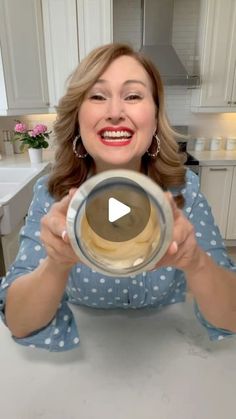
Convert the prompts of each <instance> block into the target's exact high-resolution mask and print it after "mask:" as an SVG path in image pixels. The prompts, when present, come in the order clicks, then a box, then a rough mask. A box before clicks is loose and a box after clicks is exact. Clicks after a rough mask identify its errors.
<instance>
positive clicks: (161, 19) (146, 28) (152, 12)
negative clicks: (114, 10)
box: [141, 0, 200, 88]
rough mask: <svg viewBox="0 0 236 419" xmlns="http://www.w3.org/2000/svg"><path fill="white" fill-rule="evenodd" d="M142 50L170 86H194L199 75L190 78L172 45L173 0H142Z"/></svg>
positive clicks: (198, 80) (197, 82)
mask: <svg viewBox="0 0 236 419" xmlns="http://www.w3.org/2000/svg"><path fill="white" fill-rule="evenodd" d="M141 4H142V47H141V51H142V52H143V53H144V54H145V55H146V56H148V57H149V58H150V59H151V60H152V61H153V63H154V64H155V65H156V66H157V68H158V70H159V72H160V74H161V78H162V81H163V82H164V84H165V85H169V86H188V87H192V88H194V87H196V86H198V85H199V82H200V78H199V76H198V75H189V74H188V72H187V70H186V69H185V67H184V66H183V64H182V63H181V61H180V59H179V57H178V55H177V53H176V51H175V49H174V47H173V46H172V26H173V10H174V0H142V2H141Z"/></svg>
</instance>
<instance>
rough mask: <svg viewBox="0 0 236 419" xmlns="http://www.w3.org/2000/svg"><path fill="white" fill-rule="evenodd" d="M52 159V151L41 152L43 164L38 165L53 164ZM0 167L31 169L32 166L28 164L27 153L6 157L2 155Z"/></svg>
mask: <svg viewBox="0 0 236 419" xmlns="http://www.w3.org/2000/svg"><path fill="white" fill-rule="evenodd" d="M53 158H54V151H53V150H43V162H42V163H38V164H37V166H38V165H40V164H42V165H45V163H49V162H53ZM0 166H1V167H6V166H7V167H14V166H17V167H20V166H23V167H31V166H32V164H31V163H30V159H29V155H28V153H27V152H25V153H21V154H13V155H12V156H6V155H5V154H2V159H1V160H0ZM34 166H35V165H34Z"/></svg>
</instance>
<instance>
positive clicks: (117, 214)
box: [108, 198, 131, 223]
mask: <svg viewBox="0 0 236 419" xmlns="http://www.w3.org/2000/svg"><path fill="white" fill-rule="evenodd" d="M130 212H131V209H130V207H128V206H127V205H125V204H123V203H122V202H120V201H118V200H117V199H115V198H109V200H108V220H109V221H110V223H113V222H114V221H116V220H119V218H121V217H124V215H127V214H129V213H130Z"/></svg>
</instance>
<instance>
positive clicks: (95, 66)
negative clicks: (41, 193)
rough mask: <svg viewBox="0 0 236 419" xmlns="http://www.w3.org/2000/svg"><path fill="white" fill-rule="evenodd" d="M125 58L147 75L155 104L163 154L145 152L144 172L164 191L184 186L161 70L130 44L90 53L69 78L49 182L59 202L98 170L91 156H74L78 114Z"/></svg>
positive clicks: (179, 199)
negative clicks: (113, 66) (100, 82)
mask: <svg viewBox="0 0 236 419" xmlns="http://www.w3.org/2000/svg"><path fill="white" fill-rule="evenodd" d="M124 55H126V56H129V57H133V58H134V59H135V60H136V61H137V62H138V63H139V64H141V65H142V67H143V68H144V69H145V70H146V72H147V73H148V75H149V77H150V80H151V84H152V94H153V99H154V103H155V105H156V112H157V132H158V137H159V139H160V143H161V148H160V153H159V154H158V157H157V158H156V159H153V158H151V157H149V156H148V154H147V153H145V155H144V156H143V157H142V170H143V171H144V173H146V174H147V175H148V176H150V177H151V178H152V179H153V180H154V181H155V182H156V183H158V184H159V186H161V187H162V188H163V189H164V190H167V189H169V188H171V187H180V186H182V185H184V183H185V172H186V169H185V167H184V166H183V164H182V162H181V157H180V154H179V153H178V145H177V142H176V138H177V137H180V135H179V134H178V133H177V132H175V131H174V130H173V129H172V128H171V126H170V124H169V122H168V119H167V117H166V114H165V106H164V89H163V84H162V81H161V77H160V74H159V72H158V70H157V69H156V67H155V66H154V65H153V63H152V62H151V61H150V60H149V59H147V57H145V56H144V55H142V54H141V53H140V52H136V51H134V50H133V49H132V48H131V47H130V46H129V45H126V44H108V45H104V46H101V47H99V48H96V49H94V50H93V51H91V52H90V54H89V55H88V56H87V57H86V58H85V59H84V60H83V61H82V62H81V63H80V65H79V66H78V67H77V68H76V69H75V71H74V72H73V73H72V75H71V77H70V79H69V83H68V87H67V91H66V94H65V95H64V96H63V97H62V98H61V100H60V101H59V104H58V107H57V119H56V122H55V125H54V132H55V136H56V141H57V150H56V156H55V164H54V167H53V170H52V172H51V175H50V177H49V180H48V190H49V193H50V194H51V195H52V196H53V197H54V198H55V199H57V200H59V199H61V198H62V197H63V196H65V195H66V194H67V193H68V192H69V189H70V188H73V187H76V188H78V187H79V186H80V185H81V184H82V183H83V182H84V181H85V180H86V178H87V176H88V173H89V172H90V173H94V171H95V164H94V161H93V159H92V157H91V156H89V155H88V156H87V157H86V158H85V159H79V158H78V157H76V155H75V154H74V153H73V149H72V143H73V140H74V138H75V137H76V136H77V135H78V133H79V124H78V114H79V110H80V106H81V104H82V102H83V100H84V98H85V96H86V94H87V92H88V91H89V90H90V89H91V87H92V86H93V85H94V83H95V82H96V81H97V79H98V78H99V77H100V76H101V75H102V74H103V73H104V71H105V70H106V69H107V67H108V66H109V65H110V64H111V63H112V62H113V61H114V60H115V59H117V58H119V57H121V56H124ZM151 147H152V146H151ZM150 151H151V149H150ZM151 152H153V151H151ZM175 200H176V202H177V205H178V206H179V207H182V206H183V205H184V199H183V196H182V195H181V194H179V195H178V196H177V197H175Z"/></svg>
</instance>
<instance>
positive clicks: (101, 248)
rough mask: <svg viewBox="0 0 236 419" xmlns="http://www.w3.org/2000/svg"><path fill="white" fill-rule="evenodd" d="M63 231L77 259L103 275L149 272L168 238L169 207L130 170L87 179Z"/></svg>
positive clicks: (151, 184)
mask: <svg viewBox="0 0 236 419" xmlns="http://www.w3.org/2000/svg"><path fill="white" fill-rule="evenodd" d="M67 229H68V236H69V239H70V242H71V245H72V247H73V249H74V251H75V253H76V254H77V255H78V258H79V260H80V261H81V262H82V263H84V264H85V265H87V266H89V267H90V268H91V269H94V270H95V271H98V272H101V273H102V274H105V275H109V276H114V277H117V276H122V277H123V276H129V275H135V274H136V273H140V272H143V271H144V270H149V269H153V268H154V266H156V263H157V262H158V260H160V259H161V257H162V256H163V255H164V254H165V252H166V250H167V249H168V246H169V244H170V242H171V240H172V234H173V233H172V231H173V216H172V209H171V206H170V204H169V202H168V200H167V199H166V197H165V194H164V192H163V191H162V190H161V188H160V187H159V186H158V185H157V184H156V183H155V182H154V181H152V180H151V179H149V178H148V177H147V176H145V175H143V174H141V173H137V172H133V171H130V170H123V169H121V170H120V169H117V170H108V171H105V172H103V173H99V174H96V175H94V176H91V177H89V178H88V179H87V180H86V181H85V182H84V183H83V184H82V185H80V187H79V188H78V189H77V191H76V192H75V194H74V196H73V197H72V199H71V202H70V205H69V208H68V211H67Z"/></svg>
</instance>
